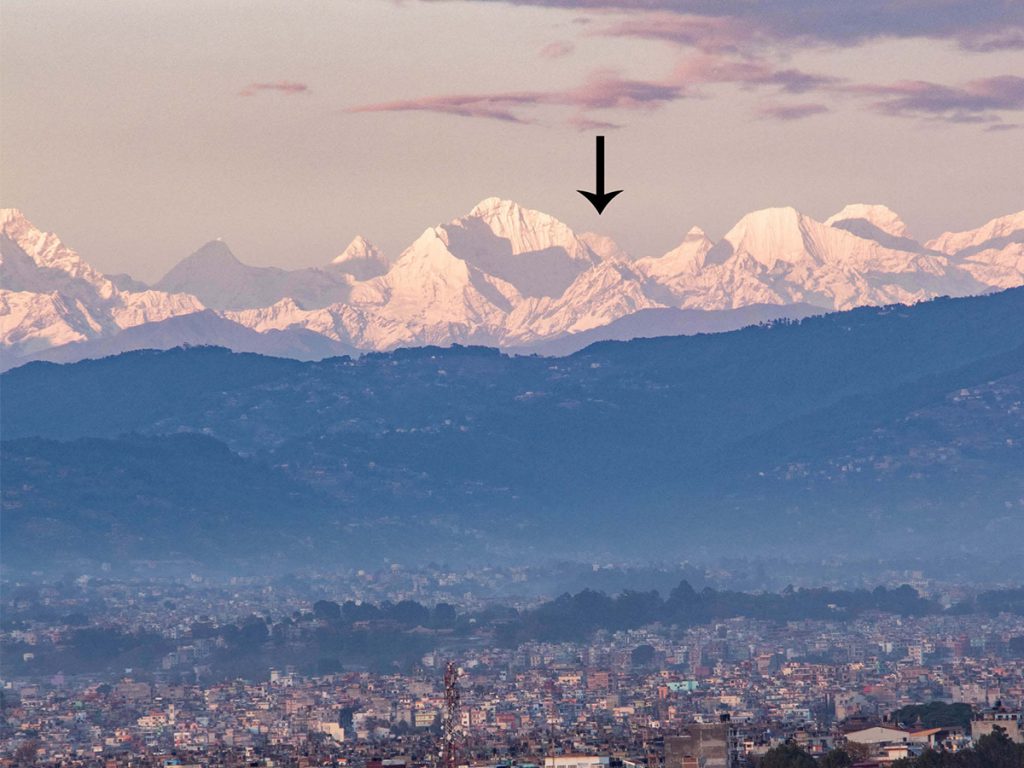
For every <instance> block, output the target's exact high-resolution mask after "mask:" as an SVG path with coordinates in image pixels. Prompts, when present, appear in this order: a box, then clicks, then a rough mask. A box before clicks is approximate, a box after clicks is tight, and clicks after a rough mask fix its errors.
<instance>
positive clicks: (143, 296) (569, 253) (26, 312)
mask: <svg viewBox="0 0 1024 768" xmlns="http://www.w3.org/2000/svg"><path fill="white" fill-rule="evenodd" d="M2 222H3V237H2V239H0V248H2V264H0V279H2V289H0V344H2V349H3V350H4V352H5V360H4V366H5V367H11V366H13V365H17V364H20V363H23V362H26V361H28V360H31V359H53V360H65V361H67V360H76V359H83V358H86V357H90V356H94V355H97V354H101V353H102V352H104V351H107V350H114V351H116V350H119V349H120V350H124V349H131V348H136V347H137V346H138V343H139V340H140V339H144V338H149V339H152V340H153V341H152V343H153V344H154V345H160V346H162V347H166V346H168V345H171V346H173V344H172V343H171V342H173V341H174V339H173V338H172V334H171V332H172V331H173V330H174V329H177V328H181V329H182V334H183V335H182V336H181V338H180V339H178V343H185V342H189V343H195V342H196V341H197V340H200V338H201V334H202V331H201V328H203V327H204V326H209V331H208V336H207V337H206V341H208V342H209V343H218V344H223V343H228V344H229V346H230V347H231V348H233V349H237V350H239V351H242V350H256V349H260V348H264V347H265V348H266V349H267V350H268V351H270V350H273V351H275V353H278V354H284V355H288V356H294V357H298V358H308V357H310V355H311V354H313V352H312V350H314V349H316V346H317V345H315V344H313V345H311V344H310V343H309V339H310V335H316V336H318V337H320V338H322V339H323V343H322V345H321V346H322V347H323V349H324V351H325V353H331V352H334V351H337V350H348V349H353V350H358V351H381V350H390V349H395V348H398V347H403V346H421V345H427V344H434V345H449V344H453V343H460V344H484V345H488V346H497V347H501V348H503V349H510V350H511V349H514V350H519V351H539V350H552V349H557V350H559V351H574V350H577V349H580V348H582V347H583V346H585V345H586V344H588V343H590V342H592V341H594V340H599V339H602V338H621V337H622V336H623V334H624V333H626V332H628V333H629V334H632V337H647V336H653V335H658V334H659V333H663V332H664V331H665V329H666V327H671V328H673V329H674V330H675V331H676V332H694V331H701V330H709V329H715V330H723V329H725V330H728V329H735V328H739V327H742V326H743V325H744V324H747V323H749V322H750V321H751V319H752V317H753V318H754V320H755V321H760V320H765V319H775V318H783V317H799V316H804V315H805V314H806V309H805V308H806V307H811V308H813V309H817V310H819V311H828V310H844V309H850V308H853V307H858V306H879V305H886V304H890V303H894V302H900V303H914V302H918V301H922V300H925V299H929V298H933V297H936V296H943V295H949V296H966V295H978V294H983V293H987V292H990V291H993V290H1000V289H1005V288H1009V287H1014V286H1018V285H1022V284H1024V212H1020V213H1017V214H1012V215H1009V216H1003V217H1000V218H997V219H993V220H992V221H990V222H988V223H986V224H984V225H983V226H981V227H979V228H978V229H975V230H971V231H967V232H947V233H945V234H943V235H940V236H939V237H937V238H935V239H933V240H930V241H928V242H927V243H923V244H922V243H920V242H918V241H916V240H914V239H912V238H911V237H910V236H909V234H908V232H907V229H906V226H905V225H904V224H903V222H902V221H901V220H900V218H899V216H898V215H897V214H896V213H894V212H893V211H891V210H889V209H888V208H886V207H884V206H879V205H851V206H847V207H846V208H844V209H843V210H842V211H840V212H838V213H837V214H835V215H833V216H831V217H829V218H828V219H826V220H825V221H824V222H820V221H816V220H814V219H813V218H811V217H808V216H806V215H803V214H801V213H799V212H798V211H796V210H794V209H792V208H771V209H766V210H762V211H755V212H753V213H750V214H748V215H746V216H744V217H743V218H742V219H740V221H738V222H737V223H736V225H735V226H734V227H732V229H730V230H729V232H727V233H726V235H725V236H724V237H723V238H722V239H721V240H718V241H717V242H715V241H713V240H712V239H711V238H709V237H708V236H707V235H706V234H705V233H704V231H703V230H701V229H699V228H697V227H694V228H691V229H690V230H689V231H688V232H687V233H686V234H685V236H684V237H683V238H682V241H681V242H680V244H679V245H678V246H677V247H675V248H673V249H672V250H670V251H669V252H668V253H665V254H663V255H656V256H643V257H641V258H633V257H631V256H630V255H629V254H627V253H625V252H624V251H623V250H622V249H621V248H619V247H618V246H617V245H616V244H615V243H614V242H613V241H611V240H610V239H609V238H607V237H602V236H599V235H595V234H592V233H583V234H577V233H575V232H573V231H572V229H570V228H569V227H568V226H566V225H565V224H564V223H562V222H560V221H558V220H557V219H556V218H554V217H552V216H550V215H547V214H544V213H541V212H539V211H534V210H530V209H528V208H524V207H523V206H520V205H518V204H516V203H514V202H511V201H508V200H501V199H498V198H488V199H486V200H484V201H482V202H481V203H480V204H479V205H477V206H476V207H475V208H473V210H471V211H470V212H469V213H468V214H467V215H465V216H463V217H460V218H456V219H453V220H452V221H450V222H448V223H446V224H440V225H437V226H433V227H430V228H428V229H427V230H425V231H424V232H423V234H422V235H421V236H420V237H419V238H417V239H416V240H415V241H414V242H413V243H412V244H411V245H410V246H409V247H408V248H406V249H405V250H404V251H403V252H402V253H400V254H399V255H398V256H397V257H396V258H394V259H393V260H391V259H388V258H386V257H385V256H384V255H383V254H382V253H381V252H380V251H379V250H378V249H377V248H376V247H374V246H373V245H372V244H371V243H369V242H368V241H366V240H365V239H364V238H362V237H356V238H355V239H354V240H353V241H352V242H351V243H350V244H349V245H348V247H346V248H345V249H344V251H343V252H342V253H341V254H340V255H339V256H338V257H336V258H335V259H333V260H332V261H331V262H329V263H327V264H324V265H323V266H322V267H318V268H306V269H293V270H287V269H281V268H275V267H252V266H248V265H246V264H244V263H243V262H241V261H240V260H239V259H237V258H236V257H235V255H234V254H233V253H232V252H231V251H230V249H229V248H228V246H227V244H225V243H223V242H221V241H213V242H211V243H208V244H206V245H205V246H203V247H202V248H200V249H199V250H198V251H196V252H195V253H194V254H192V255H191V256H189V257H187V258H186V259H184V260H183V261H182V262H181V263H180V264H178V265H177V266H175V267H174V268H173V269H172V270H171V271H170V272H169V273H168V274H167V275H166V276H165V277H164V278H162V279H161V280H160V281H158V282H157V283H156V285H155V286H154V288H153V289H149V288H146V286H144V285H142V284H140V283H139V282H138V281H135V280H132V279H131V278H130V277H128V276H124V275H118V276H109V277H108V276H104V275H102V274H100V273H99V272H97V271H96V270H95V269H93V268H92V267H91V266H89V265H88V263H87V262H85V261H84V260H83V259H82V258H81V257H80V256H79V255H78V254H77V253H76V252H75V251H73V250H72V249H70V248H69V247H68V246H66V245H65V244H64V243H62V242H61V241H60V239H59V238H58V237H57V236H56V235H53V234H48V233H44V232H41V231H39V230H37V229H36V228H35V227H33V226H32V225H31V223H30V222H29V221H28V220H27V219H26V218H25V217H24V216H23V215H22V214H21V213H20V212H18V211H14V210H11V209H7V210H5V212H4V214H3V218H2ZM293 257H294V255H292V254H285V255H283V257H282V260H286V259H290V258H293ZM753 308H757V309H756V310H755V309H753ZM204 310H206V311H207V314H206V315H205V316H204V317H205V318H206V319H205V320H203V319H202V318H197V319H196V322H193V323H190V324H171V325H166V324H163V323H164V321H166V320H168V319H169V318H173V317H177V316H180V315H185V314H193V313H199V312H203V311H204ZM741 310H742V311H741ZM211 312H212V313H214V314H215V315H216V318H217V319H219V320H220V321H222V322H217V323H215V322H213V321H212V319H211V315H210V313H211ZM679 312H683V313H684V314H683V315H680V314H679ZM702 313H714V314H713V315H708V316H707V317H701V314H702ZM668 318H672V319H671V320H668ZM683 318H685V320H684V319H683ZM226 322H230V323H233V324H235V325H238V326H243V327H244V329H248V330H249V331H252V332H255V333H257V334H266V333H269V332H277V334H276V338H275V339H274V340H273V341H272V342H268V343H267V344H265V345H263V346H262V347H261V345H260V344H258V343H255V342H253V340H252V337H251V334H245V333H244V332H242V331H238V330H235V331H232V332H231V333H230V334H227V333H226V331H225V327H226V326H225V323H226ZM154 323H157V324H163V325H162V327H161V328H159V329H147V330H139V331H136V332H134V333H133V334H132V337H131V338H128V339H125V340H122V341H120V342H118V341H114V337H116V336H117V335H118V334H120V333H122V332H123V331H124V330H125V329H126V328H135V327H137V326H143V327H145V326H147V325H149V324H154ZM667 323H668V325H666V324H667ZM185 329H187V335H186V330H185ZM282 333H283V334H284V335H282ZM197 334H198V335H197ZM235 337H237V338H239V339H244V340H245V343H244V344H235V343H234V342H232V341H231V339H232V338H235ZM292 339H294V341H295V347H294V350H293V349H292V347H291V346H290V343H291V340H292ZM97 341H100V342H102V343H97ZM58 347H59V348H61V349H60V351H59V352H58V351H55V348H58Z"/></svg>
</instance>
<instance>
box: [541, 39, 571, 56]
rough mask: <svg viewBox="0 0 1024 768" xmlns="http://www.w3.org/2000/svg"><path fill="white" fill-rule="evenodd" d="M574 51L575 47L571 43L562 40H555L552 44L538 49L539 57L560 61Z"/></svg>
mask: <svg viewBox="0 0 1024 768" xmlns="http://www.w3.org/2000/svg"><path fill="white" fill-rule="evenodd" d="M574 50H576V46H574V45H573V44H572V43H569V42H566V41H564V40H557V41H555V42H553V43H548V44H547V45H545V46H544V47H543V48H541V49H540V55H541V56H542V57H543V58H545V59H560V58H562V57H563V56H568V55H569V54H570V53H572V52H573V51H574Z"/></svg>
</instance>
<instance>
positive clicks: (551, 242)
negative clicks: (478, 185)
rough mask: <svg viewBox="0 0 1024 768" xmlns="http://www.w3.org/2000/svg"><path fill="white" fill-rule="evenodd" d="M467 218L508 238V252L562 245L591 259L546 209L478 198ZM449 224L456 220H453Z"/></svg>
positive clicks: (579, 256)
mask: <svg viewBox="0 0 1024 768" xmlns="http://www.w3.org/2000/svg"><path fill="white" fill-rule="evenodd" d="M466 218H467V219H480V220H481V221H483V222H484V223H485V224H487V226H488V227H490V230H491V232H493V233H494V234H495V235H496V236H498V237H500V238H502V239H505V240H508V241H509V244H510V245H511V246H512V254H513V255H519V254H521V253H530V252H534V251H543V250H545V249H547V248H564V249H565V252H566V253H567V254H568V255H569V257H570V258H572V259H580V260H583V261H589V262H594V261H595V258H594V254H593V253H592V252H591V251H590V249H589V248H587V246H586V245H584V243H583V242H582V241H581V240H580V239H579V238H578V237H577V236H576V233H575V232H573V231H572V230H571V229H570V228H569V227H568V226H567V225H565V224H563V223H562V222H561V221H559V220H558V219H556V218H555V217H554V216H549V215H548V214H546V213H542V212H540V211H535V210H532V209H530V208H524V207H523V206H521V205H519V204H518V203H515V202H513V201H511V200H502V199H501V198H498V197H488V198H486V199H484V200H481V201H480V202H479V203H478V204H477V205H476V206H475V207H474V208H473V210H472V211H470V212H469V215H468V216H467V217H466ZM452 223H453V224H460V223H462V220H458V219H457V220H456V221H455V222H452Z"/></svg>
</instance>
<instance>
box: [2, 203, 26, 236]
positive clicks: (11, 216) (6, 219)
mask: <svg viewBox="0 0 1024 768" xmlns="http://www.w3.org/2000/svg"><path fill="white" fill-rule="evenodd" d="M25 222H26V219H25V215H24V214H23V213H22V212H21V209H20V208H0V226H2V227H3V228H4V231H5V232H6V231H7V227H8V226H10V225H17V224H19V223H25Z"/></svg>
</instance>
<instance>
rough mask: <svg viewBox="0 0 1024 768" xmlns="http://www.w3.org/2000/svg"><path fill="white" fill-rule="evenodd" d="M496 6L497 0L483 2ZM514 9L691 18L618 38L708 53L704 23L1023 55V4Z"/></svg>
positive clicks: (686, 0)
mask: <svg viewBox="0 0 1024 768" xmlns="http://www.w3.org/2000/svg"><path fill="white" fill-rule="evenodd" d="M477 2H494V0H477ZM504 2H507V3H509V4H513V5H530V6H541V7H549V8H570V9H574V10H590V11H612V12H614V11H620V12H628V13H630V14H634V15H635V14H637V13H642V12H650V13H660V14H662V15H675V16H682V17H688V18H689V19H690V21H684V22H683V23H681V24H679V25H676V26H674V27H665V28H664V30H663V31H660V32H659V30H658V29H657V28H656V27H654V26H651V25H650V24H646V23H638V24H635V25H633V26H630V25H629V24H628V23H627V24H623V25H619V26H618V27H617V34H630V33H632V34H635V35H636V36H638V37H657V38H661V39H666V40H675V41H676V42H680V43H684V44H687V45H696V46H698V47H702V46H701V43H700V41H699V40H695V39H694V37H695V33H696V32H697V31H698V30H699V29H700V27H699V26H698V23H699V22H700V21H706V20H714V21H715V22H716V23H718V25H719V26H718V28H717V29H718V35H719V36H720V38H721V40H722V41H724V40H726V39H730V38H732V39H736V38H739V39H745V40H750V39H752V38H754V37H757V38H760V39H763V40H772V41H776V42H788V43H795V44H802V45H819V44H829V45H857V44H859V43H863V42H866V41H868V40H874V39H882V38H915V37H918V38H930V39H946V40H952V41H955V42H957V43H959V44H960V45H961V46H962V47H964V48H968V49H971V50H996V49H1007V48H1024V3H1020V2H1017V0H941V2H940V1H939V0H858V2H822V0H772V2H763V3H757V2H750V0H504ZM687 24H689V25H690V26H689V27H688V26H687Z"/></svg>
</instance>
